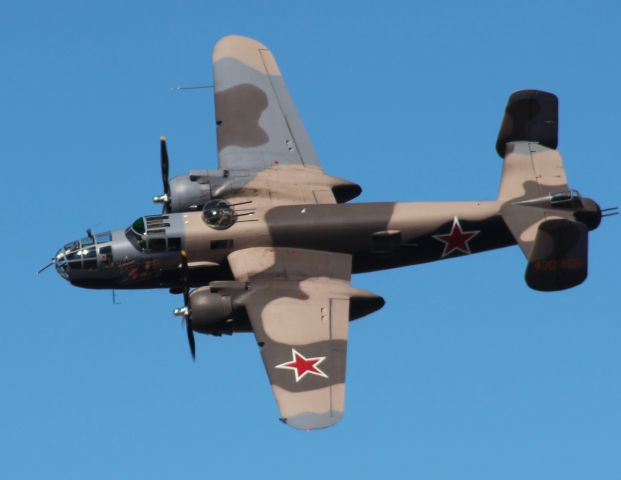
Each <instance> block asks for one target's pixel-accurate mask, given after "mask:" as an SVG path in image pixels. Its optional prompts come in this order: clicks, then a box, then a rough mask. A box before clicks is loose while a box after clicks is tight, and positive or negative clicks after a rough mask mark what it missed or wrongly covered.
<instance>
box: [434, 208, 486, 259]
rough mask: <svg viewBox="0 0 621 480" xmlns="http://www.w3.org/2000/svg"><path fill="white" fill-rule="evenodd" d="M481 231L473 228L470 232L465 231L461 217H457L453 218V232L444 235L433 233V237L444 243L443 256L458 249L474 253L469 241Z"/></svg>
mask: <svg viewBox="0 0 621 480" xmlns="http://www.w3.org/2000/svg"><path fill="white" fill-rule="evenodd" d="M480 232H481V231H480V230H473V231H470V232H465V231H463V230H462V229H461V225H460V224H459V219H458V218H457V217H455V218H453V227H452V228H451V233H447V234H444V235H433V238H435V239H436V240H440V241H441V242H443V243H444V251H443V252H442V258H444V257H446V256H447V255H450V254H451V253H452V252H454V251H455V250H458V251H460V252H462V253H472V252H471V251H470V245H469V244H468V242H469V241H470V240H472V239H473V238H474V237H475V236H477V235H478V234H479V233H480Z"/></svg>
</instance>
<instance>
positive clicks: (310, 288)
mask: <svg viewBox="0 0 621 480" xmlns="http://www.w3.org/2000/svg"><path fill="white" fill-rule="evenodd" d="M228 259H229V264H230V266H231V270H232V271H233V274H234V276H235V278H236V280H239V281H245V282H249V283H250V289H249V294H248V296H247V297H246V298H245V299H244V305H245V307H246V311H247V313H248V317H249V319H250V323H251V325H252V328H253V330H254V334H255V336H256V339H257V342H258V344H259V346H260V347H261V356H262V357H263V362H264V363H265V368H266V370H267V374H268V377H269V380H270V383H271V384H272V390H273V392H274V396H275V397H276V402H277V403H278V408H279V410H280V416H281V420H282V421H283V422H285V423H287V424H289V425H291V426H293V427H296V428H300V429H304V430H310V429H315V428H323V427H328V426H330V425H333V424H335V423H336V422H338V421H339V420H340V419H341V417H342V415H343V410H344V406H345V365H346V353H347V332H348V324H349V303H350V298H351V297H352V296H368V295H369V294H368V293H367V292H364V291H362V290H358V289H354V288H352V287H351V286H350V282H349V280H350V274H351V256H350V255H348V254H342V253H331V252H320V251H314V250H303V249H289V248H279V247H274V248H262V247H255V248H248V249H245V250H238V251H236V252H233V253H231V254H230V255H229V257H228Z"/></svg>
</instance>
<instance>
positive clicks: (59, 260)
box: [53, 241, 80, 281]
mask: <svg viewBox="0 0 621 480" xmlns="http://www.w3.org/2000/svg"><path fill="white" fill-rule="evenodd" d="M79 245H80V244H79V243H78V242H77V241H75V242H70V243H68V244H67V245H65V246H64V247H62V248H61V249H60V250H58V252H56V255H54V258H53V261H54V266H55V267H56V271H57V272H58V274H59V275H60V276H61V277H63V278H64V279H65V280H67V281H70V280H71V279H70V277H69V263H68V258H67V257H68V256H69V255H71V254H74V255H75V253H76V251H77V249H78V248H79Z"/></svg>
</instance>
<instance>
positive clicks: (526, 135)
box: [496, 90, 601, 291]
mask: <svg viewBox="0 0 621 480" xmlns="http://www.w3.org/2000/svg"><path fill="white" fill-rule="evenodd" d="M557 144H558V99H557V98H556V96H555V95H553V94H551V93H547V92H542V91H537V90H522V91H519V92H516V93H514V94H513V95H511V97H509V102H508V104H507V108H506V110H505V115H504V118H503V121H502V125H501V128H500V133H499V134H498V140H497V142H496V150H497V151H498V153H499V155H500V156H502V157H503V159H504V163H503V169H502V178H501V181H500V191H499V194H498V200H499V201H501V202H503V205H502V207H501V215H502V217H503V219H504V221H505V223H506V224H507V227H508V228H509V230H510V231H511V233H512V234H513V236H514V238H515V240H516V241H517V243H518V244H519V246H520V248H521V249H522V251H523V252H524V255H525V256H526V258H527V259H528V267H527V269H526V283H527V284H528V285H529V286H530V287H531V288H534V289H535V290H543V291H551V290H562V289H565V288H570V287H573V286H575V285H578V284H580V283H582V282H583V281H584V280H585V278H586V276H587V263H588V252H587V244H588V230H589V228H595V227H596V226H597V225H598V224H599V218H598V215H599V216H600V217H601V212H600V210H599V206H597V204H596V203H595V202H593V201H592V200H589V199H582V197H581V196H580V194H579V193H578V192H577V191H575V190H570V189H569V187H568V182H567V177H566V176H565V168H564V167H563V159H562V158H561V155H560V153H559V152H558V151H557V150H556V146H557ZM577 219H579V220H580V221H577ZM584 219H589V221H584Z"/></svg>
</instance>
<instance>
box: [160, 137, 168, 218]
mask: <svg viewBox="0 0 621 480" xmlns="http://www.w3.org/2000/svg"><path fill="white" fill-rule="evenodd" d="M160 161H161V166H162V183H163V184H164V195H163V200H164V201H163V203H164V213H170V182H169V181H168V167H169V162H168V147H167V146H166V137H165V136H164V135H162V136H161V137H160Z"/></svg>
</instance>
